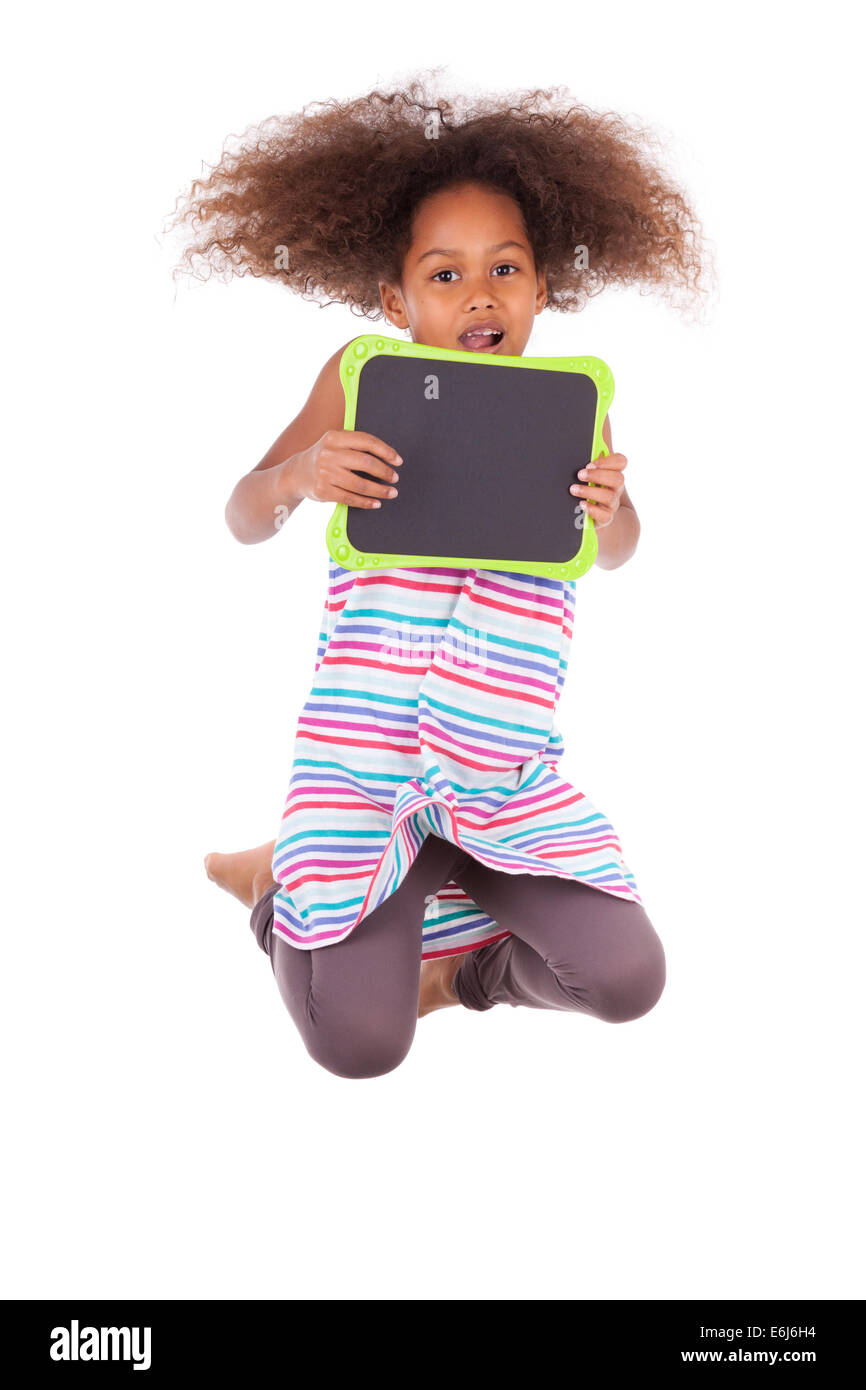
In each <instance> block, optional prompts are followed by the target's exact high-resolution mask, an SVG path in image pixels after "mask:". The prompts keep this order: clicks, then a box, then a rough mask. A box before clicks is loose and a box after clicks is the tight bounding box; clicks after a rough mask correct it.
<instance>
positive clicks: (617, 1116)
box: [2, 0, 866, 1300]
mask: <svg viewBox="0 0 866 1390" xmlns="http://www.w3.org/2000/svg"><path fill="white" fill-rule="evenodd" d="M364 13H365V11H364V7H363V6H360V7H359V6H357V5H349V4H343V5H336V6H330V7H328V10H327V12H326V11H325V10H323V9H322V8H321V7H313V9H312V10H310V9H308V8H305V7H301V8H293V7H291V6H288V5H286V4H282V3H281V4H271V3H262V4H259V5H257V6H255V7H254V10H252V11H247V12H240V11H238V9H237V7H236V6H234V5H225V4H221V3H214V4H211V5H208V6H206V7H204V8H203V7H202V6H200V5H192V4H186V5H184V4H181V5H178V4H172V5H166V4H161V3H149V4H148V5H146V6H141V7H139V8H138V9H137V10H127V9H123V8H120V9H118V8H117V7H115V6H110V5H92V4H91V5H88V4H84V5H78V6H75V7H72V8H67V7H62V6H59V5H48V6H42V7H41V8H40V9H39V11H38V12H35V11H30V12H27V13H26V15H25V14H23V13H22V14H21V15H19V17H18V18H17V19H16V20H15V21H14V22H13V23H12V28H11V33H10V34H9V38H10V53H9V56H8V60H7V62H8V79H7V83H6V88H5V94H4V105H6V106H7V111H6V113H5V116H6V119H5V122H4V131H5V139H4V160H3V166H4V167H3V186H4V196H5V200H6V210H5V212H4V215H3V232H4V238H5V241H6V252H5V275H4V319H5V320H6V332H5V335H4V336H5V342H6V347H7V354H8V358H7V365H6V383H7V386H8V400H7V405H6V409H5V413H4V426H5V432H6V441H5V446H4V459H3V466H4V472H5V496H4V505H3V536H4V540H3V547H2V551H3V564H4V570H5V576H4V594H5V598H6V603H5V628H6V634H7V635H6V641H5V646H6V650H7V655H8V659H9V664H8V666H7V676H6V681H5V683H4V694H5V697H6V701H7V708H6V713H5V716H4V725H3V728H4V734H5V736H6V739H5V742H6V750H5V754H4V768H5V771H4V779H3V780H4V784H5V791H6V795H7V821H6V834H5V848H6V850H7V862H6V882H5V885H4V888H5V891H4V907H5V914H4V915H5V922H4V932H3V945H4V956H5V963H4V966H3V976H2V977H3V996H2V1028H3V1034H4V1037H3V1043H4V1052H3V1056H4V1063H5V1065H4V1069H3V1070H4V1076H3V1097H2V1105H3V1115H4V1121H5V1126H4V1127H5V1133H6V1138H5V1141H4V1148H3V1160H2V1162H3V1168H4V1172H3V1175H2V1190H3V1197H4V1207H5V1211H4V1215H3V1225H4V1239H3V1245H4V1275H3V1289H2V1292H3V1293H4V1294H5V1296H6V1297H16V1298H48V1297H51V1298H60V1297H67V1296H70V1295H75V1296H80V1297H85V1296H89V1297H109V1296H113V1297H117V1298H139V1297H142V1298H143V1297H156V1298H192V1297H197V1296H201V1297H206V1298H216V1297H232V1298H245V1299H246V1298H259V1299H260V1298H336V1299H355V1298H374V1299H389V1298H403V1299H405V1298H409V1299H436V1300H441V1299H451V1298H456V1299H464V1300H475V1299H486V1298H492V1299H606V1298H615V1299H677V1298H690V1299H692V1298H705V1297H706V1298H711V1297H725V1298H730V1297H735V1298H759V1299H766V1298H775V1297H778V1298H795V1297H807V1298H809V1297H811V1298H849V1299H850V1298H855V1297H862V1296H863V1294H864V1292H866V1290H864V1281H863V1277H862V1258H861V1244H862V1237H863V1234H864V1232H863V1224H862V1215H863V1209H862V1202H861V1194H862V1164H863V1157H864V1155H863V1148H862V1143H861V1136H860V1133H859V1126H860V1123H861V1087H862V1026H861V1019H862V1016H863V1012H864V996H866V983H864V953H863V910H862V879H861V877H860V874H861V871H862V863H863V857H862V828H863V822H862V815H861V810H862V799H863V791H862V789H863V771H864V770H863V763H862V746H861V735H860V725H859V719H858V720H857V721H856V722H855V709H857V708H858V701H857V696H858V690H857V684H858V672H857V667H856V662H855V658H859V656H860V652H859V650H858V648H859V647H860V646H861V641H860V631H861V610H862V586H861V565H860V562H859V560H858V556H857V547H858V543H860V542H862V501H863V488H862V470H863V461H864V460H863V449H862V430H861V428H860V424H861V422H860V401H859V398H858V390H859V388H860V387H861V361H862V359H861V357H860V340H861V325H862V322H863V318H862V311H863V301H862V295H861V290H860V285H861V281H862V276H863V250H862V230H863V223H862V217H861V204H860V190H859V181H860V177H861V172H860V164H859V157H858V150H859V144H860V142H861V141H862V127H861V129H860V130H859V131H858V130H857V128H856V126H857V119H858V116H859V107H858V101H859V94H860V81H861V78H860V74H859V72H858V71H857V70H856V68H855V44H854V37H853V34H852V33H850V32H848V31H847V29H846V23H847V19H848V15H849V14H850V13H851V12H850V11H849V9H848V7H847V6H844V5H834V4H825V5H822V6H821V7H819V8H817V9H816V8H815V7H812V6H801V5H789V4H787V5H755V4H747V5H736V4H726V5H724V6H721V7H718V6H717V7H714V8H713V9H712V11H709V10H701V9H700V8H695V7H694V6H693V5H691V4H665V3H661V4H656V5H653V6H647V5H645V4H643V3H635V4H621V3H619V4H618V3H612V4H611V5H608V6H606V7H594V8H593V7H578V9H577V10H575V8H574V7H572V6H564V5H563V6H561V7H557V6H554V5H545V6H539V7H535V8H533V9H530V10H522V11H521V10H512V9H507V8H502V9H494V10H491V9H490V8H489V7H485V6H474V7H469V6H466V5H465V4H458V5H454V4H448V3H439V4H437V5H436V6H433V7H428V6H423V5H422V6H409V5H406V4H405V3H402V2H401V3H399V4H389V3H385V0H383V3H380V4H379V5H377V6H376V14H375V24H373V23H372V22H370V23H367V22H366V21H365V19H364ZM434 65H443V66H444V69H445V71H444V72H443V73H442V74H441V76H440V79H439V82H440V89H441V90H443V91H445V92H446V93H447V92H449V91H451V90H460V89H461V87H464V88H465V87H471V88H472V89H473V90H481V91H483V90H488V89H490V90H498V91H505V90H526V89H527V88H533V87H542V86H551V85H555V84H562V85H564V86H565V87H567V88H568V90H569V91H570V93H571V94H572V95H573V97H574V99H576V100H579V101H581V102H585V103H586V104H588V105H590V106H593V107H595V108H597V109H601V108H604V109H611V110H618V111H620V112H622V113H623V114H625V115H627V116H629V117H630V118H634V119H637V120H640V121H642V122H645V123H647V124H649V125H650V126H651V127H652V128H653V129H654V130H655V131H656V132H657V133H658V134H659V135H660V136H661V138H662V139H663V140H664V141H665V143H666V147H667V150H668V167H669V168H670V169H671V171H672V172H673V173H674V174H675V175H676V176H677V178H679V179H680V180H681V181H682V183H683V185H684V187H685V188H686V190H687V191H688V193H689V195H690V197H691V198H692V199H693V201H694V203H695V206H696V207H697V210H698V213H699V215H700V216H701V218H702V221H703V223H704V227H705V230H706V233H707V235H708V237H709V238H710V239H711V241H712V243H713V246H714V248H715V253H716V257H717V270H718V275H719V298H718V303H717V306H716V308H715V310H714V311H713V313H712V315H711V316H710V320H709V321H708V322H706V323H704V324H693V323H688V322H686V321H685V320H683V319H682V318H679V317H677V315H676V314H675V313H674V312H673V311H672V310H671V309H670V308H668V307H666V306H665V305H664V303H663V302H660V301H659V300H657V299H654V298H652V297H649V296H646V295H643V296H642V295H640V294H638V293H637V292H636V291H625V292H612V293H607V294H603V295H602V296H600V297H599V298H598V299H596V300H595V301H593V303H592V305H591V306H590V308H588V309H587V310H586V311H585V312H584V313H583V314H581V315H580V316H573V315H554V314H551V313H547V314H544V315H542V317H541V318H540V319H539V320H538V322H537V326H536V331H535V333H534V335H533V338H532V339H531V340H530V343H529V346H528V348H527V352H528V353H529V354H531V355H547V354H550V355H553V354H566V353H571V352H588V353H593V354H595V355H597V356H600V357H602V358H603V359H604V360H605V361H607V362H608V363H610V365H611V367H612V369H613V372H614V376H615V379H616V398H615V401H614V404H613V407H612V411H611V422H612V426H613V440H614V447H615V448H616V449H618V450H621V451H622V452H624V453H625V454H626V455H627V456H628V459H629V464H628V469H627V484H628V487H629V491H630V493H631V496H632V498H633V500H634V502H635V505H636V507H637V510H638V513H639V515H640V518H641V522H642V527H643V532H642V537H641V541H640V544H639V548H638V550H637V552H636V555H635V556H634V558H633V559H632V560H631V561H630V562H629V563H628V564H627V565H624V566H623V567H622V568H620V569H619V570H616V571H613V572H611V571H601V570H598V569H596V570H594V571H593V572H591V573H590V574H589V575H588V576H587V577H586V578H585V579H583V580H581V581H580V582H579V607H578V623H577V630H576V635H575V643H574V654H573V658H572V667H571V672H570V680H569V684H568V686H567V688H566V693H565V696H564V699H563V705H562V709H561V715H560V719H559V724H560V727H561V729H562V732H563V734H564V736H565V739H566V745H567V755H566V760H565V762H564V764H563V771H564V772H565V774H566V775H567V776H569V777H570V778H571V780H573V781H574V782H575V783H576V784H577V785H578V786H579V787H580V788H581V789H582V790H584V791H585V792H586V793H587V795H588V796H590V797H591V798H592V799H593V800H594V801H595V803H596V804H597V805H598V806H599V807H600V808H601V809H603V810H604V812H605V813H606V814H607V815H608V816H609V817H610V819H611V820H612V822H613V824H614V825H615V827H616V828H617V830H618V832H619V835H620V838H621V840H622V844H623V851H624V855H625V858H626V861H627V863H628V864H629V866H630V868H631V869H632V871H633V873H634V874H635V876H636V879H637V882H638V885H639V888H640V891H641V894H642V896H643V900H644V905H645V907H646V909H647V911H648V913H649V914H650V916H651V918H652V920H653V922H654V924H655V926H656V928H657V930H658V932H659V934H660V936H661V938H662V940H663V942H664V945H665V949H666V954H667V961H668V981H667V987H666V990H665V993H664V995H663V996H662V999H661V1000H660V1002H659V1004H658V1005H657V1006H656V1008H655V1009H654V1010H653V1011H652V1012H651V1013H650V1014H648V1015H645V1016H644V1017H643V1018H641V1019H639V1020H637V1021H634V1022H631V1023H628V1024H625V1025H610V1024H606V1023H601V1022H599V1021H597V1020H595V1019H592V1018H588V1017H586V1016H583V1015H571V1014H556V1013H544V1012H541V1011H535V1010H527V1009H511V1008H508V1007H499V1008H495V1009H492V1010H491V1011H489V1012H488V1013H485V1014H479V1013H473V1012H470V1011H469V1010H465V1009H450V1010H447V1011H442V1012H439V1013H434V1014H432V1015H430V1016H428V1017H427V1018H425V1019H422V1020H420V1022H419V1024H418V1030H417V1034H416V1038H415V1042H414V1045H413V1048H412V1050H411V1052H410V1054H409V1056H408V1058H407V1059H406V1061H405V1062H404V1063H403V1064H402V1065H401V1066H400V1067H398V1068H397V1069H396V1070H394V1071H393V1072H391V1073H388V1074H387V1075H385V1076H382V1077H378V1078H372V1079H365V1080H359V1081H349V1080H345V1079H342V1078H339V1077H335V1076H333V1075H332V1074H330V1073H328V1072H326V1071H324V1070H323V1069H321V1068H320V1067H319V1066H318V1065H317V1064H316V1063H314V1062H313V1061H312V1059H311V1058H309V1057H308V1055H307V1054H306V1052H305V1050H304V1047H303V1044H302V1042H301V1040H300V1037H299V1036H298V1034H297V1033H296V1031H295V1030H294V1027H293V1025H292V1022H291V1020H290V1018H289V1016H288V1014H287V1013H286V1011H285V1010H284V1007H283V1005H282V1003H281V1001H280V998H279V995H278V992H277V988H276V985H275V982H274V980H273V977H272V975H271V972H270V968H269V965H268V962H267V960H266V958H265V957H264V955H263V954H262V953H261V952H260V951H258V950H257V948H256V945H255V942H254V940H253V938H252V935H251V932H250V930H249V925H248V914H247V913H246V911H245V909H244V908H243V907H242V906H241V905H240V904H239V903H237V902H236V901H234V900H233V899H231V898H229V897H228V896H226V895H225V894H223V893H221V892H220V891H219V889H217V888H216V887H215V886H214V885H213V884H211V883H210V882H208V880H207V878H206V877H205V874H204V871H203V868H202V857H203V855H204V854H205V853H206V852H207V851H209V850H213V849H218V850H233V849H241V848H245V847H247V846H250V845H254V844H259V843H261V842H262V841H264V840H268V839H270V838H272V836H273V835H274V834H275V832H276V828H277V824H278V821H279V817H280V813H281V810H282V805H283V799H284V796H285V792H286V788H287V785H288V775H289V767H290V761H291V750H292V742H293V738H294V729H295V720H296V717H297V712H298V709H299V707H300V704H301V703H302V702H303V700H304V698H305V695H306V692H307V689H308V686H309V683H310V679H311V676H312V668H313V659H314V649H315V642H316V634H317V632H318V623H319V614H320V609H321V604H322V600H323V596H324V585H325V578H326V553H325V548H324V538H323V530H324V525H325V521H326V519H327V515H328V514H329V512H330V507H324V506H316V505H315V504H313V503H305V504H304V506H303V507H302V508H301V509H300V511H299V512H297V513H296V514H295V516H294V517H293V518H292V520H291V522H290V523H289V525H288V526H287V527H286V528H285V530H284V531H282V532H281V533H279V534H278V535H277V536H276V537H275V538H274V539H273V540H271V541H270V542H269V543H266V544H261V545H258V546H249V547H248V546H242V545H240V544H238V543H237V542H236V541H234V540H233V539H232V537H231V535H230V533H229V532H228V530H227V528H226V526H225V523H224V519H223V509H224V506H225V502H226V499H227V497H228V495H229V493H230V491H231V489H232V487H233V486H234V484H235V482H236V481H237V479H238V478H239V477H240V476H241V475H242V474H243V473H245V472H247V471H248V470H249V469H250V468H252V467H253V466H254V465H255V464H256V463H257V462H258V460H259V459H260V458H261V457H262V455H263V454H264V453H265V451H266V449H267V448H268V447H269V446H270V444H271V443H272V441H273V440H274V439H275V438H276V436H277V435H278V434H279V433H280V431H281V430H282V429H283V428H284V427H285V426H286V425H287V424H288V423H289V421H290V420H291V419H292V417H293V416H294V415H295V414H296V412H297V411H298V409H299V408H300V407H301V405H302V404H303V402H304V400H305V399H306V397H307V394H308V392H309V389H310V387H311V385H312V383H313V380H314V379H315V376H316V374H317V372H318V370H319V368H320V366H321V364H322V363H323V362H324V361H325V359H326V358H327V357H328V356H329V355H330V354H331V353H332V352H333V351H334V350H335V349H336V348H337V347H338V346H339V345H340V344H341V343H343V342H345V341H346V340H347V339H348V338H349V337H352V336H354V335H355V334H356V333H359V332H364V331H370V329H369V321H365V320H363V319H359V318H358V317H357V316H353V315H352V314H351V313H350V312H349V310H348V309H346V308H345V307H343V306H339V305H332V306H330V307H328V308H327V309H326V310H322V309H320V308H318V307H317V306H316V305H314V304H310V303H305V302H303V301H301V300H300V299H299V298H298V297H296V296H293V295H292V294H290V293H289V292H288V291H286V290H285V289H284V288H283V287H281V286H277V285H275V284H273V283H266V282H263V281H255V280H252V279H246V280H235V281H234V282H232V283H230V284H223V283H221V282H219V281H216V280H214V281H212V282H210V283H208V284H204V283H201V282H191V281H189V280H186V281H183V282H181V284H179V285H176V284H175V283H174V282H173V280H172V276H171V266H172V264H173V263H174V260H175V258H176V256H175V249H174V248H173V247H171V246H170V245H169V244H167V242H166V240H165V239H164V237H163V226H164V223H165V219H166V218H167V216H168V214H169V213H170V212H171V210H172V208H173V206H174V200H175V197H176V196H177V195H178V194H180V193H182V192H184V191H185V189H186V188H187V186H188V184H189V182H190V180H191V179H192V178H194V177H195V176H196V175H198V174H200V173H201V172H202V162H203V161H207V162H209V163H214V162H216V160H217V159H218V157H219V154H220V151H221V149H222V146H223V141H224V140H225V139H226V137H227V136H228V135H229V134H232V133H234V134H238V133H240V132H242V131H243V130H244V129H245V128H246V127H248V126H249V125H251V124H252V123H253V122H255V121H258V120H261V119H263V118H265V117H267V116H269V115H272V114H274V113H279V112H290V111H297V110H299V109H300V108H301V106H302V105H303V104H305V103H306V102H312V101H321V100H324V99H326V98H328V97H330V96H341V97H348V96H354V95H359V94H361V93H362V92H364V91H367V90H370V89H371V88H372V87H373V86H375V85H379V86H381V85H386V86H389V85H390V86H396V85H399V84H400V82H401V80H404V79H406V78H408V76H410V75H411V74H412V73H414V72H415V71H418V70H422V69H423V70H426V69H429V68H431V67H433V66H434ZM859 694H860V698H861V699H862V690H861V691H860V692H859Z"/></svg>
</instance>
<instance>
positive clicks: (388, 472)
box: [330, 449, 400, 483]
mask: <svg viewBox="0 0 866 1390" xmlns="http://www.w3.org/2000/svg"><path fill="white" fill-rule="evenodd" d="M330 462H331V465H332V467H333V466H336V467H337V468H338V469H340V470H343V469H348V468H351V469H353V470H354V469H358V470H359V471H363V472H364V473H370V474H372V475H373V477H376V478H382V479H383V480H384V481H385V482H386V483H399V481H400V474H399V473H397V472H396V471H395V470H394V469H393V468H392V467H391V465H390V464H389V463H383V462H382V460H381V459H377V458H375V457H374V456H373V454H362V453H361V451H360V450H359V449H352V450H350V451H349V452H348V453H341V454H340V455H339V456H338V457H337V458H333V459H331V460H330Z"/></svg>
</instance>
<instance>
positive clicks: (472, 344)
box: [457, 328, 505, 352]
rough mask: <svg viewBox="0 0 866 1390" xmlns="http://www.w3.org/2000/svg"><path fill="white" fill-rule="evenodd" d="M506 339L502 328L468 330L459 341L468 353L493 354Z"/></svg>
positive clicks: (461, 335)
mask: <svg viewBox="0 0 866 1390" xmlns="http://www.w3.org/2000/svg"><path fill="white" fill-rule="evenodd" d="M504 337H505V331H504V329H502V328H468V329H467V330H466V332H465V333H461V334H460V337H459V338H458V339H457V341H458V343H459V344H460V346H461V347H462V348H463V349H464V350H465V351H466V352H492V351H493V350H494V348H496V347H497V346H498V345H499V344H500V343H501V342H502V339H503V338H504Z"/></svg>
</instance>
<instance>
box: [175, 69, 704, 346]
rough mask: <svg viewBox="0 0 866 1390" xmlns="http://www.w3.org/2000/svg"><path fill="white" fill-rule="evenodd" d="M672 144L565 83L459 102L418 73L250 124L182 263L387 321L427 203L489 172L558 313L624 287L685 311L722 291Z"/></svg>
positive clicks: (212, 188)
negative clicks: (388, 295)
mask: <svg viewBox="0 0 866 1390" xmlns="http://www.w3.org/2000/svg"><path fill="white" fill-rule="evenodd" d="M658 144H659V142H658V140H657V138H656V137H655V136H654V135H653V134H652V132H650V131H649V130H648V129H646V128H643V127H640V126H632V125H629V124H628V123H627V122H626V120H625V119H624V118H623V117H621V116H619V115H617V114H615V113H613V112H607V113H599V112H594V111H591V110H589V109H588V108H587V107H585V106H580V105H577V104H574V103H573V102H572V101H571V100H570V98H569V97H568V94H567V93H566V92H565V91H564V89H563V88H561V87H554V88H551V89H549V90H547V91H542V90H533V91H526V92H516V93H509V94H506V95H484V96H480V97H478V96H476V97H472V98H470V97H454V98H452V99H450V100H449V99H447V98H445V97H438V98H434V97H433V96H431V95H429V94H428V93H427V91H426V90H425V85H424V82H423V81H422V80H421V79H420V78H418V77H415V78H414V80H412V81H411V82H409V83H408V86H407V88H406V90H399V91H392V92H382V91H378V90H375V91H372V92H369V93H368V94H366V95H364V96H360V97H356V98H353V99H351V100H346V101H339V100H336V99H334V100H330V101H327V102H313V103H310V105H309V106H305V107H304V108H303V109H302V111H301V112H300V113H299V114H297V115H291V116H273V117H270V118H269V119H268V120H265V121H263V122H261V123H260V124H257V125H254V126H252V127H250V128H249V129H248V130H247V131H246V132H245V134H244V135H243V136H242V137H240V145H239V148H237V149H236V150H235V151H233V152H232V151H229V150H228V149H226V150H224V152H223V155H222V157H221V159H220V161H219V162H218V163H217V164H216V165H214V166H207V165H206V166H204V167H205V168H208V169H209V170H210V172H209V173H208V175H207V177H203V178H200V179H196V180H195V181H194V182H193V184H192V187H191V189H190V190H189V192H188V193H187V194H186V195H185V196H184V197H183V199H182V200H180V199H179V200H178V201H179V203H180V206H179V207H178V203H176V204H175V211H174V213H173V214H172V216H171V224H172V225H173V226H183V225H187V226H188V227H189V229H190V230H191V232H192V233H193V239H192V242H191V244H190V245H188V246H187V248H186V250H185V252H184V254H183V257H182V260H181V262H179V263H178V265H177V267H176V268H175V271H174V273H175V274H177V273H179V272H181V271H183V270H189V271H191V272H192V273H193V274H195V272H196V267H197V266H199V265H203V266H204V267H206V268H207V270H208V274H207V275H205V277H204V278H209V275H210V274H213V273H216V274H218V275H219V276H220V277H221V278H230V277H231V276H233V275H254V276H260V277H267V278H269V279H272V280H277V281H281V282H282V283H283V284H285V285H287V286H289V288H290V289H292V290H294V291H295V292H297V293H299V294H300V295H301V296H302V297H303V298H305V299H309V300H313V301H315V302H318V303H320V304H322V305H324V304H327V303H341V304H348V305H350V306H351V308H352V311H353V312H355V313H358V314H361V315H363V316H364V317H367V318H370V319H374V320H375V319H380V318H383V317H384V314H383V311H382V306H381V299H380V295H379V283H380V281H385V282H387V283H389V284H393V285H398V286H399V285H400V283H401V275H402V268H403V263H404V259H405V256H406V253H407V251H408V250H409V247H410V245H411V240H412V223H413V214H414V212H415V210H416V208H417V207H418V205H419V203H420V202H421V200H422V199H423V198H425V197H427V196H428V195H429V194H431V193H434V192H436V191H438V190H440V189H443V188H446V187H448V186H450V185H455V184H458V183H465V182H476V183H479V184H483V185H486V186H488V187H492V188H495V189H497V190H499V191H503V192H505V193H508V194H510V195H511V197H512V198H513V199H514V200H515V201H516V203H517V204H518V205H519V207H520V209H521V212H522V214H523V219H524V223H525V225H526V230H527V233H528V235H529V239H530V243H531V246H532V249H533V252H534V255H535V262H536V267H537V268H538V269H543V270H544V272H545V274H546V277H547V286H548V301H547V303H548V307H549V308H551V309H554V310H560V311H574V310H579V309H581V308H583V307H584V305H585V304H586V302H587V301H588V299H589V298H590V297H591V296H593V295H595V294H598V293H599V292H600V291H601V290H602V289H603V288H604V287H605V286H606V285H614V284H617V285H636V286H638V287H639V288H641V291H642V292H644V291H645V292H648V293H651V292H658V293H661V294H662V295H664V296H665V297H666V298H668V299H669V300H670V301H671V302H672V303H674V304H675V305H676V307H685V306H686V305H687V304H693V303H695V302H697V301H698V300H700V299H701V298H702V296H703V295H704V293H705V290H706V288H707V284H706V280H705V271H706V253H705V248H704V245H703V241H702V236H701V228H700V224H699V223H698V221H697V220H696V218H695V216H694V214H693V212H692V210H691V208H690V206H689V204H688V202H687V200H686V198H685V197H684V195H683V193H682V191H681V190H680V189H679V188H677V187H676V185H675V183H674V182H673V181H672V180H671V179H670V178H669V177H668V175H667V174H666V173H665V171H664V169H663V167H662V165H661V163H660V161H659V160H658V158H657V157H656V154H655V148H656V147H657V146H658ZM578 247H585V248H586V257H585V258H584V262H585V263H584V265H583V266H578V264H577V261H578V260H580V259H581V258H580V257H578V256H576V250H577V248H578ZM196 278H202V277H201V276H197V277H196Z"/></svg>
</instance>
